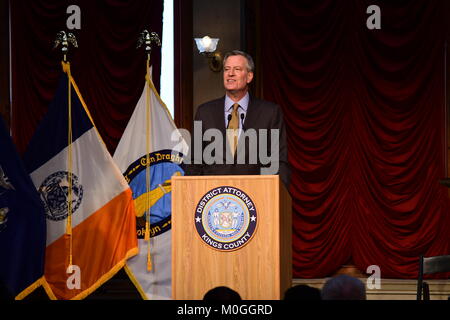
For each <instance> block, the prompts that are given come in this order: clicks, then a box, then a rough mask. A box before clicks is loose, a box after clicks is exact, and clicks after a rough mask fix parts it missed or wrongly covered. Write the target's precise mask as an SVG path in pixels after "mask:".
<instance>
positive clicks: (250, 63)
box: [223, 50, 255, 72]
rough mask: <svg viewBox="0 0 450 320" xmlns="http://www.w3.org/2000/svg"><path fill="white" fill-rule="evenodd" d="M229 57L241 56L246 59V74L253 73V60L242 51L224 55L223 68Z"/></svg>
mask: <svg viewBox="0 0 450 320" xmlns="http://www.w3.org/2000/svg"><path fill="white" fill-rule="evenodd" d="M230 56H243V57H244V58H246V59H247V71H248V72H255V63H254V62H253V58H252V56H251V55H249V54H248V53H246V52H244V51H239V50H233V51H230V52H227V53H225V56H224V57H223V65H224V66H225V62H226V61H227V59H228V57H230Z"/></svg>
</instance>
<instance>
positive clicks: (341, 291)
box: [322, 274, 366, 300]
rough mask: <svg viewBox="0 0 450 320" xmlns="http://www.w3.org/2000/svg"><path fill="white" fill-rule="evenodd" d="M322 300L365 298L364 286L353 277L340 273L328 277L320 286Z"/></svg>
mask: <svg viewBox="0 0 450 320" xmlns="http://www.w3.org/2000/svg"><path fill="white" fill-rule="evenodd" d="M322 299H323V300H366V286H365V285H364V283H363V282H362V281H361V280H359V279H357V278H354V277H351V276H348V275H345V274H342V275H339V276H336V277H334V278H331V279H329V280H328V281H327V282H326V283H325V285H324V286H323V288H322Z"/></svg>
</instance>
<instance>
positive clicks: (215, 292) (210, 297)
mask: <svg viewBox="0 0 450 320" xmlns="http://www.w3.org/2000/svg"><path fill="white" fill-rule="evenodd" d="M203 300H204V301H240V300H242V299H241V296H240V295H239V293H237V292H236V291H234V290H233V289H230V288H228V287H225V286H220V287H215V288H213V289H211V290H209V291H208V292H206V294H205V296H204V297H203Z"/></svg>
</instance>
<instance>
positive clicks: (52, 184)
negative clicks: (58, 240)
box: [38, 171, 83, 221]
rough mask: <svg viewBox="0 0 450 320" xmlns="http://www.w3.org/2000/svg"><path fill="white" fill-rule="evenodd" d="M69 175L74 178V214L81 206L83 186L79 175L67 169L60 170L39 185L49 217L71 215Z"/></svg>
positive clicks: (53, 218) (58, 218)
mask: <svg viewBox="0 0 450 320" xmlns="http://www.w3.org/2000/svg"><path fill="white" fill-rule="evenodd" d="M69 175H70V177H71V180H72V195H71V197H72V214H73V213H75V211H77V209H78V208H79V207H80V204H81V201H82V199H83V186H82V185H81V184H80V183H79V182H78V177H77V176H76V175H74V174H73V173H69V172H67V171H58V172H55V173H53V174H51V175H49V176H48V177H47V178H46V179H45V180H44V182H42V184H41V186H40V187H39V190H38V191H39V194H40V197H41V200H42V202H43V203H44V208H45V215H46V216H47V219H50V220H53V221H59V220H64V219H65V218H67V216H68V215H69V213H68V207H69Z"/></svg>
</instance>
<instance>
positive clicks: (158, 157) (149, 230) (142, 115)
mask: <svg viewBox="0 0 450 320" xmlns="http://www.w3.org/2000/svg"><path fill="white" fill-rule="evenodd" d="M148 64H149V62H147V75H146V79H145V85H144V89H143V91H142V94H141V97H140V99H139V101H138V103H137V105H136V108H135V110H134V112H133V114H132V116H131V118H130V120H129V122H128V125H127V127H126V129H125V131H124V133H123V136H122V138H121V140H120V142H119V144H118V146H117V149H116V151H115V153H114V160H115V162H116V163H117V165H118V167H119V168H120V170H121V171H122V172H123V174H124V176H125V178H126V180H127V181H128V183H129V184H130V187H131V189H132V190H133V199H134V202H135V207H136V235H137V238H138V239H139V254H138V255H137V256H135V257H133V258H131V259H129V260H128V261H127V265H126V267H125V271H126V272H127V274H128V275H129V277H130V278H131V280H132V281H133V283H134V285H135V286H136V288H137V289H138V291H139V292H140V294H141V296H142V298H143V299H151V300H163V299H170V298H171V296H172V293H171V292H172V291H171V278H172V275H171V270H172V269H171V261H172V259H171V254H172V253H171V177H172V176H173V175H183V174H184V171H183V170H182V169H181V167H180V164H181V162H182V160H183V155H185V154H186V153H187V149H188V147H187V144H186V142H185V141H184V140H183V138H182V136H181V134H180V132H179V131H178V129H177V127H176V125H175V123H174V122H173V120H172V117H171V115H170V113H169V111H168V109H167V107H166V106H165V104H164V103H163V101H162V100H161V98H160V97H159V95H158V93H157V91H156V89H155V87H154V85H153V82H152V80H151V78H150V75H149V74H150V71H149V67H148Z"/></svg>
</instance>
